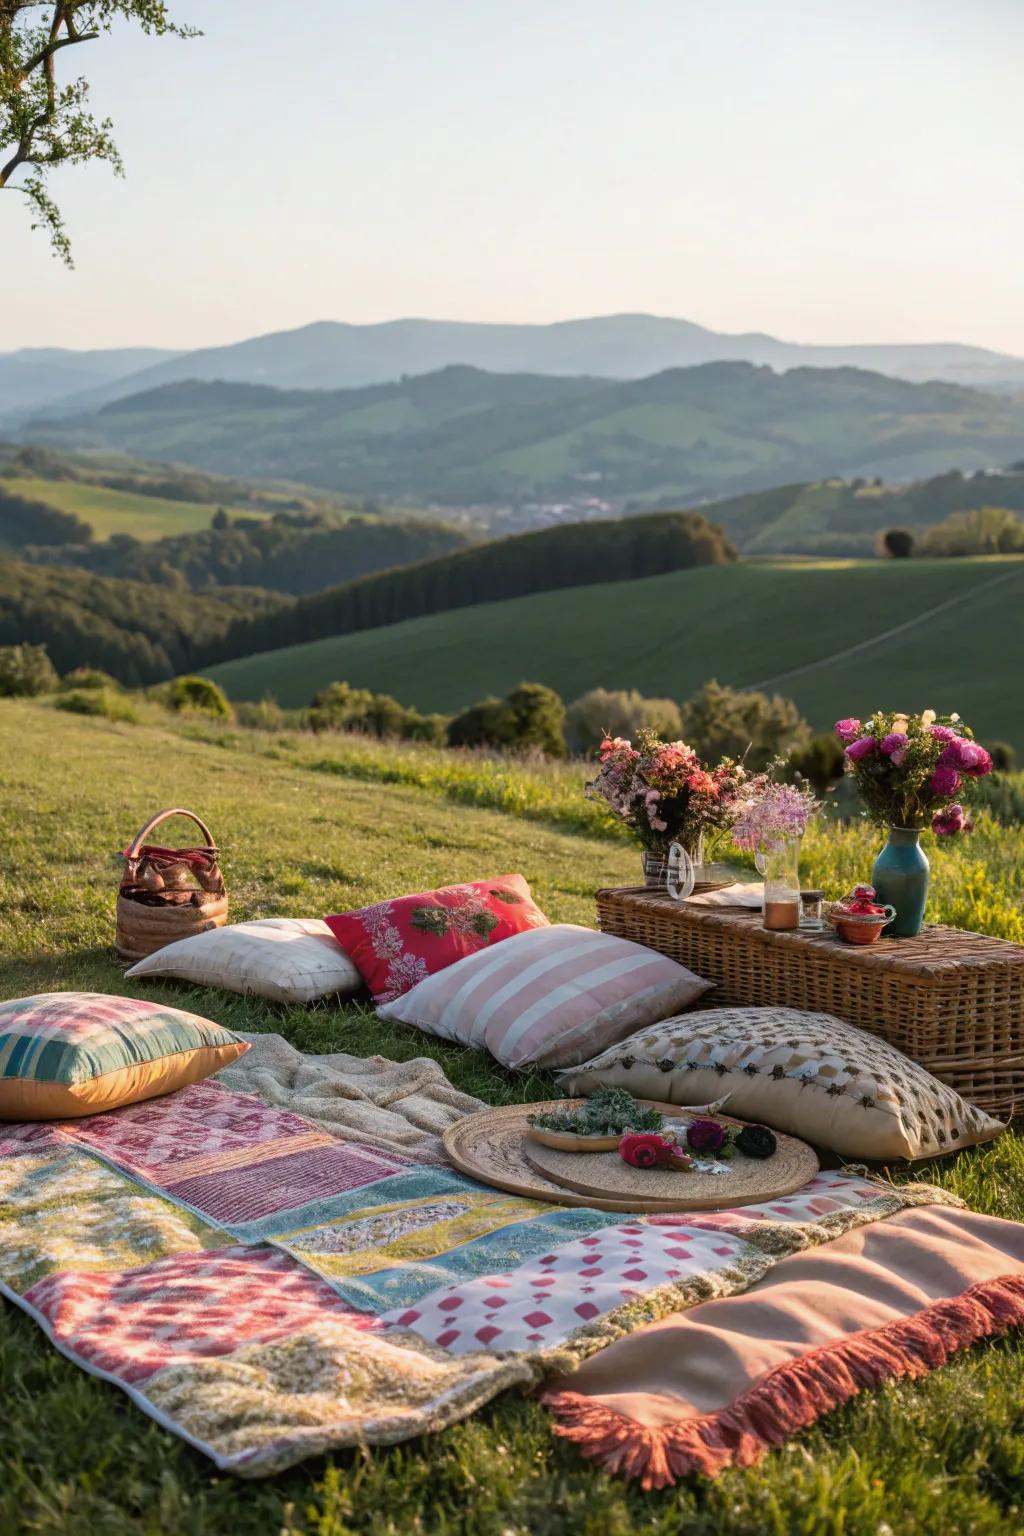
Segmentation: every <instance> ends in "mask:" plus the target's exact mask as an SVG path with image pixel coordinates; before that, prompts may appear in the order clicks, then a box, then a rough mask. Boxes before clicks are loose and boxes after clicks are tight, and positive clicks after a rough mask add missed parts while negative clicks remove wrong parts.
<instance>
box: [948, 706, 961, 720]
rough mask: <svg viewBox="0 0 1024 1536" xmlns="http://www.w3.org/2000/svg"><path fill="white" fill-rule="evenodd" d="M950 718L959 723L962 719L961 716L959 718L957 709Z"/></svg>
mask: <svg viewBox="0 0 1024 1536" xmlns="http://www.w3.org/2000/svg"><path fill="white" fill-rule="evenodd" d="M949 718H950V719H951V720H953V721H957V720H959V719H960V716H959V715H958V714H957V712H956V710H955V709H954V711H953V713H952V714H951V715H950V717H949Z"/></svg>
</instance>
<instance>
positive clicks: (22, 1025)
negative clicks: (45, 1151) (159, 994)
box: [0, 992, 249, 1120]
mask: <svg viewBox="0 0 1024 1536" xmlns="http://www.w3.org/2000/svg"><path fill="white" fill-rule="evenodd" d="M248 1049H249V1046H248V1043H247V1042H246V1041H245V1040H241V1039H239V1037H238V1036H237V1035H233V1034H232V1033H231V1031H230V1030H229V1029H222V1028H221V1026H220V1025H219V1024H213V1023H211V1022H210V1020H209V1019H201V1018H199V1016H198V1015H197V1014H194V1013H185V1012H183V1010H182V1009H180V1008H166V1007H161V1006H159V1005H157V1004H155V1003H144V1002H140V1001H138V1000H137V999H135V998H132V997H108V996H107V995H106V994H104V993H102V992H42V993H39V994H38V995H37V996H35V997H18V998H13V999H12V1000H11V1001H9V1002H4V1003H0V1120H67V1119H72V1118H75V1117H77V1116H79V1115H94V1114H97V1113H98V1112H99V1111H100V1110H105V1109H116V1108H117V1107H118V1105H121V1104H134V1103H137V1102H138V1101H139V1100H140V1099H152V1098H155V1097H156V1095H157V1094H160V1093H170V1092H171V1090H172V1089H174V1088H184V1087H185V1086H186V1085H187V1084H188V1083H197V1082H199V1080H200V1079H201V1078H204V1077H209V1076H210V1075H211V1073H213V1072H217V1071H219V1070H220V1068H221V1067H226V1066H227V1065H228V1063H229V1062H232V1061H236V1060H237V1059H238V1057H239V1056H241V1055H242V1053H243V1051H247V1050H248Z"/></svg>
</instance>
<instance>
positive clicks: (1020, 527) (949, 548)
mask: <svg viewBox="0 0 1024 1536" xmlns="http://www.w3.org/2000/svg"><path fill="white" fill-rule="evenodd" d="M918 549H919V551H920V553H921V554H922V555H932V556H956V555H1012V554H1015V553H1016V552H1017V551H1019V550H1024V522H1022V521H1021V519H1020V518H1019V517H1018V516H1017V514H1016V513H1015V512H1011V511H1010V510H1009V508H1008V507H975V508H974V509H973V510H972V511H970V512H952V513H950V515H949V517H947V518H946V519H945V520H944V521H943V522H941V523H936V524H935V525H934V526H933V527H931V528H926V529H925V531H924V533H923V534H922V535H921V537H920V539H919V540H918Z"/></svg>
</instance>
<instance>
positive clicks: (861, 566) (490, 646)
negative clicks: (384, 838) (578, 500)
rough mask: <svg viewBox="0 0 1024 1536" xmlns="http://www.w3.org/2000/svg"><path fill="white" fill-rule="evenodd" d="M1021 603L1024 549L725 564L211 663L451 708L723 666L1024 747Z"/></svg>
mask: <svg viewBox="0 0 1024 1536" xmlns="http://www.w3.org/2000/svg"><path fill="white" fill-rule="evenodd" d="M1022 603H1024V560H1017V559H1005V560H1004V559H984V560H936V561H923V560H922V561H893V562H879V561H874V562H868V561H865V562H857V561H840V560H834V561H817V562H813V563H811V562H807V561H801V562H786V561H771V562H769V561H765V562H763V563H760V562H759V563H755V564H741V565H719V566H710V567H705V568H702V569H699V570H684V571H676V572H673V573H671V574H669V575H666V576H655V577H650V578H647V579H645V580H639V581H630V582H619V583H615V584H613V585H612V584H603V585H598V586H589V587H576V588H572V589H570V590H564V591H558V592H546V593H539V594H537V595H535V596H532V597H524V598H517V599H514V600H511V601H507V602H500V603H490V604H486V605H482V606H478V607H474V608H462V609H459V610H457V611H454V612H451V613H447V614H435V615H433V616H431V617H428V618H422V619H413V620H408V621H406V622H405V623H401V624H393V625H391V626H390V627H388V628H384V629H373V630H367V631H364V632H362V633H359V634H353V635H347V636H338V637H334V638H332V639H327V640H319V641H316V642H314V643H312V644H307V645H299V646H293V647H291V648H289V649H285V650H279V651H271V652H267V653H265V654H262V655H254V656H249V657H246V658H245V659H243V660H240V661H234V662H228V663H225V664H223V665H221V666H216V667H212V668H210V669H209V675H210V676H211V677H214V678H216V680H217V681H218V682H219V683H221V684H222V686H223V687H224V688H225V689H226V690H227V692H228V694H229V695H230V696H231V697H232V698H236V699H258V698H260V697H262V696H263V695H264V694H267V693H271V694H274V695H275V696H276V697H277V699H278V700H279V702H280V703H282V704H286V705H302V704H306V703H308V702H309V699H310V698H311V696H312V694H313V693H314V691H315V690H316V689H317V688H320V687H322V686H323V685H324V684H326V683H329V682H331V681H334V680H335V679H340V678H344V679H346V680H347V681H349V682H351V683H353V684H357V685H359V686H361V687H368V688H372V689H374V690H375V691H383V692H388V693H392V694H394V695H395V697H396V698H398V699H400V700H401V701H402V703H404V704H413V705H416V706H417V707H418V708H420V709H423V710H445V711H451V710H457V709H459V708H460V707H461V706H463V705H465V704H467V703H470V702H472V701H473V700H475V699H478V698H480V697H482V696H483V695H485V694H488V693H492V692H493V693H503V692H505V691H507V690H508V689H509V688H511V687H513V686H514V685H515V684H516V683H518V682H519V681H520V680H521V679H523V678H530V679H532V680H536V681H538V682H544V683H548V684H550V685H551V686H552V687H554V688H557V689H558V691H559V693H561V694H562V696H563V697H564V698H566V699H573V698H576V697H577V696H578V695H579V694H581V693H583V692H585V691H586V689H588V688H592V687H596V686H598V685H602V686H605V687H609V688H638V689H640V691H641V692H642V693H645V694H651V695H658V696H668V697H671V698H676V699H682V698H685V697H686V696H687V695H688V694H690V693H691V692H693V690H694V689H695V688H697V687H698V686H699V685H700V684H701V683H703V682H704V681H705V680H706V679H707V678H709V677H712V676H714V677H717V678H718V679H719V681H720V682H724V683H731V684H733V685H734V686H737V687H755V686H756V687H766V688H768V689H769V690H770V691H773V692H776V691H777V692H780V693H784V694H787V695H789V696H790V697H792V698H794V699H796V701H797V703H798V704H799V705H800V707H801V709H802V710H803V712H804V713H805V715H806V716H807V717H808V719H810V720H811V721H812V722H813V723H814V724H815V725H818V726H827V725H829V724H831V722H832V721H833V720H834V719H835V718H836V717H837V716H838V715H847V714H856V713H859V712H867V711H870V710H872V709H876V708H884V707H892V708H896V707H904V708H908V707H909V708H913V707H915V706H919V707H922V708H923V707H929V708H933V709H936V710H939V711H944V710H945V711H951V710H959V711H960V713H961V714H962V715H964V717H965V718H966V719H968V720H969V721H970V722H971V723H972V724H973V725H974V726H975V728H976V729H977V730H978V731H979V732H982V733H984V734H985V735H987V736H989V737H992V738H997V739H1003V740H1007V741H1011V742H1012V743H1013V744H1014V745H1015V746H1016V747H1018V749H1024V695H1022V693H1021V690H1020V689H1019V688H1018V687H1017V686H1016V679H1018V678H1019V677H1020V676H1021V674H1022V672H1024V623H1022V622H1021V620H1020V613H1021V611H1022ZM947 604H948V605H949V606H948V607H946V606H944V605H947ZM932 609H941V610H942V611H941V612H938V613H936V614H935V615H934V617H932V618H927V617H923V616H925V615H927V614H928V613H929V611H930V610H932ZM903 626H907V627H903ZM889 631H896V633H893V634H892V635H891V636H890V638H888V639H880V638H879V639H875V638H874V637H879V636H882V635H884V634H886V633H887V632H889ZM865 642H866V644H865ZM861 645H865V648H864V649H862V650H856V651H855V652H854V654H851V655H843V654H842V653H844V652H846V651H848V650H850V649H851V648H854V647H858V646H861ZM832 658H835V659H832ZM790 674H792V675H790Z"/></svg>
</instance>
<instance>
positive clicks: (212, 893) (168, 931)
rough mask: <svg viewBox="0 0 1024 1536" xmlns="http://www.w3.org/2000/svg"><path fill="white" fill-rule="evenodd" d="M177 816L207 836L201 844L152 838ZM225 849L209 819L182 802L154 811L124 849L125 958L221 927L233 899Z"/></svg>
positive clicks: (120, 921)
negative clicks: (170, 844)
mask: <svg viewBox="0 0 1024 1536" xmlns="http://www.w3.org/2000/svg"><path fill="white" fill-rule="evenodd" d="M172 816H187V817H188V818H189V820H190V821H194V822H195V824H196V826H197V827H198V828H199V831H200V832H201V833H202V835H203V837H204V838H205V839H206V841H205V843H204V844H203V846H202V847H199V848H161V847H159V846H157V845H156V844H154V843H147V842H146V838H147V837H148V836H149V835H150V833H151V832H153V831H154V830H155V829H156V828H157V827H158V826H160V824H161V822H164V821H169V820H170V819H171V817H172ZM219 859H220V852H219V850H218V848H217V847H216V846H215V844H214V841H213V838H212V837H211V835H210V829H209V827H207V825H206V823H205V822H203V821H200V819H199V817H198V816H197V815H196V814H195V812H194V811H186V810H184V809H183V808H182V807H181V806H178V807H175V808H173V809H171V810H167V811H158V812H157V814H156V815H155V816H151V817H150V818H149V820H148V821H147V822H146V824H145V826H144V827H142V828H141V829H140V830H139V832H137V833H136V835H135V837H133V838H132V841H131V842H130V843H129V845H128V847H127V848H126V849H125V851H124V860H125V869H124V874H123V875H122V877H121V887H120V889H119V891H118V893H117V935H116V938H115V941H114V942H115V947H116V949H117V952H118V954H119V955H120V956H121V957H122V959H125V960H141V959H142V958H143V956H145V955H151V954H152V953H153V951H154V950H156V949H163V947H164V945H165V944H173V943H174V942H175V941H176V940H177V939H188V938H191V937H192V935H193V934H196V933H205V932H207V930H208V929H210V928H220V927H222V926H223V925H224V923H225V922H226V921H227V915H228V898H227V894H226V892H225V890H224V877H223V875H222V874H221V872H220V864H219Z"/></svg>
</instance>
